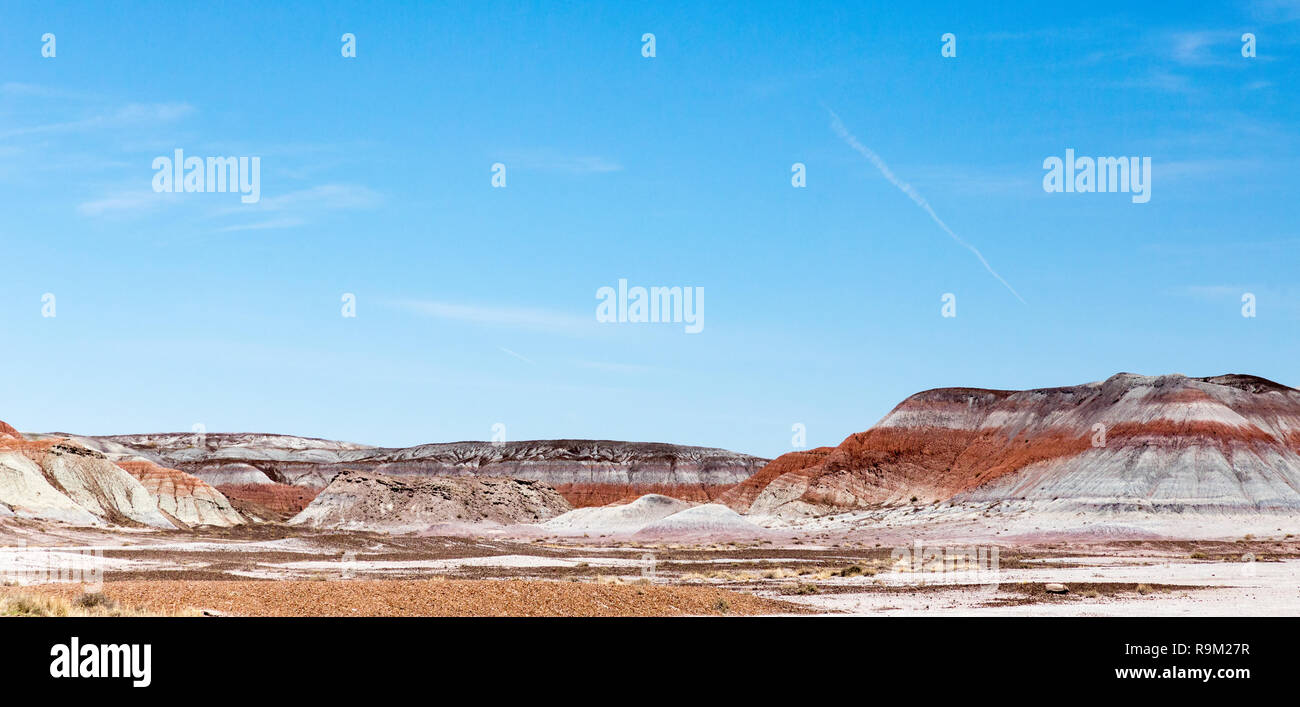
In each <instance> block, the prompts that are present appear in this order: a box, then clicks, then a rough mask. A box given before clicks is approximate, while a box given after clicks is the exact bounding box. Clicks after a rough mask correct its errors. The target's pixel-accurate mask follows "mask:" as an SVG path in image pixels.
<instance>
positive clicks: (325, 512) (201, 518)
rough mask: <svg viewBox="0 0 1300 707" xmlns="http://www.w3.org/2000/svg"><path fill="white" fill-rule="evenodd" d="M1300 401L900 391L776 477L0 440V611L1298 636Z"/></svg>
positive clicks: (1272, 396)
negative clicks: (860, 621)
mask: <svg viewBox="0 0 1300 707" xmlns="http://www.w3.org/2000/svg"><path fill="white" fill-rule="evenodd" d="M1297 533H1300V391H1297V390H1295V389H1292V388H1289V387H1286V386H1284V385H1281V384H1278V383H1274V382H1272V381H1268V380H1265V379H1262V378H1257V377H1253V376H1248V375H1223V376H1214V377H1206V378H1192V377H1187V376H1183V375H1177V374H1174V375H1162V376H1143V375H1136V374H1128V373H1121V374H1117V375H1115V376H1112V377H1111V378H1108V379H1107V380H1104V381H1098V382H1094V383H1088V384H1083V385H1073V386H1068V387H1061V388H1049V389H1038V390H1026V391H1002V390H983V389H974V388H942V389H934V390H928V391H924V392H921V393H917V394H916V395H913V396H911V397H909V398H907V399H906V400H904V401H903V402H902V403H900V404H899V405H898V406H897V407H896V408H894V410H893V411H891V412H890V413H889V414H888V415H886V416H885V417H884V418H883V419H882V420H880V421H879V422H878V423H877V424H876V425H874V426H873V427H871V428H870V429H868V430H866V431H864V432H861V433H858V434H854V435H851V436H850V437H849V438H847V439H845V440H844V441H843V442H842V443H841V444H840V445H839V446H837V447H834V448H830V447H822V448H816V449H807V450H796V451H793V452H790V453H788V454H785V455H782V456H780V457H778V458H776V459H773V460H767V459H762V458H758V457H754V456H749V455H745V454H740V453H735V452H730V451H726V450H722V449H711V448H701V447H686V446H678V445H672V444H659V443H634V442H617V441H599V440H549V441H525V442H509V443H491V442H456V443H445V444H426V445H421V446H418V447H411V448H404V449H394V448H378V447H369V446H366V445H362V444H353V443H347V442H337V441H329V440H320V439H308V438H301V437H289V436H283V435H273V434H207V435H194V434H136V435H119V436H111V437H92V436H80V435H76V434H69V433H31V432H29V433H20V432H18V431H17V430H16V429H15V428H13V427H11V426H9V425H7V424H0V580H2V582H3V586H2V587H0V613H7V614H11V615H13V614H54V615H70V614H71V615H80V614H97V613H109V614H114V615H157V614H161V615H187V616H727V615H812V614H833V615H866V616H877V615H881V616H884V615H925V616H932V615H941V616H950V615H1029V616H1126V615H1134V616H1163V615H1187V616H1191V615H1196V616H1207V615H1209V616H1220V615H1221V616H1228V615H1267V616H1278V615H1300V582H1298V581H1297V580H1298V579H1300V572H1298V569H1300V540H1298V539H1297V538H1296V535H1297Z"/></svg>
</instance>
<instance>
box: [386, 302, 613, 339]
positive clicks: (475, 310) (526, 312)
mask: <svg viewBox="0 0 1300 707" xmlns="http://www.w3.org/2000/svg"><path fill="white" fill-rule="evenodd" d="M391 304H392V305H393V306H395V307H397V308H399V309H403V310H406V311H408V312H412V313H414V314H418V315H420V316H425V317H431V318H434V319H446V320H451V321H459V322H468V323H471V324H479V325H484V326H495V327H506V328H512V329H534V330H540V331H551V332H564V333H579V332H584V331H593V330H595V326H594V322H595V318H594V316H593V317H592V318H586V317H579V316H575V315H572V314H568V313H565V312H556V311H552V310H547V309H534V308H528V307H498V306H490V305H473V304H459V303H453V302H439V301H434V300H410V299H406V300H396V301H393V302H391Z"/></svg>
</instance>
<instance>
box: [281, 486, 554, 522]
mask: <svg viewBox="0 0 1300 707" xmlns="http://www.w3.org/2000/svg"><path fill="white" fill-rule="evenodd" d="M570 508H571V506H570V505H569V504H568V502H566V501H565V500H564V497H563V496H561V495H560V494H558V493H556V491H555V489H553V488H551V487H550V486H548V485H546V484H544V483H541V482H539V481H528V480H522V479H498V478H487V477H473V478H465V477H433V478H419V477H416V478H399V477H395V476H387V475H384V474H376V473H373V472H363V471H345V472H343V473H341V474H339V475H338V476H336V477H334V480H333V481H331V482H330V484H329V485H328V486H326V487H325V489H324V490H323V491H321V492H320V494H319V495H318V496H316V499H315V500H314V501H312V502H311V505H309V506H307V508H305V509H303V511H302V512H301V513H299V514H298V515H297V516H295V517H294V518H293V519H292V520H290V521H289V523H290V524H291V525H306V526H310V527H313V528H337V529H342V530H387V531H392V532H402V531H414V530H424V529H426V528H428V527H430V526H433V525H440V524H448V523H450V524H457V525H459V524H466V525H468V524H478V523H495V524H500V525H515V524H520V523H540V522H542V521H545V520H549V519H550V518H553V517H555V516H557V515H560V514H561V513H564V512H565V511H568V510H569V509H570Z"/></svg>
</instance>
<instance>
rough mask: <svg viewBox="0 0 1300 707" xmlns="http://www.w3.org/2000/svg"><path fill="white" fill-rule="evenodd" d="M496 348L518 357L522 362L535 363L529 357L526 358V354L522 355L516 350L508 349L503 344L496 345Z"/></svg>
mask: <svg viewBox="0 0 1300 707" xmlns="http://www.w3.org/2000/svg"><path fill="white" fill-rule="evenodd" d="M497 348H498V349H501V351H502V352H503V353H506V354H509V355H511V356H514V357H515V358H517V359H519V360H520V361H523V362H524V363H535V362H534V361H533V360H532V359H531V358H528V357H527V356H525V355H523V354H521V353H517V352H514V351H511V350H510V349H508V348H506V347H504V346H498V347H497Z"/></svg>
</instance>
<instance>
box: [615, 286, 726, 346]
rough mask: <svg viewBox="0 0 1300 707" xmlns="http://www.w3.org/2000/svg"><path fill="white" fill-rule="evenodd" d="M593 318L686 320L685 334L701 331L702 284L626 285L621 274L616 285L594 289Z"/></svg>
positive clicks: (660, 320)
mask: <svg viewBox="0 0 1300 707" xmlns="http://www.w3.org/2000/svg"><path fill="white" fill-rule="evenodd" d="M596 299H598V300H600V304H598V305H596V321H598V322H600V323H602V324H612V323H615V322H617V323H620V324H622V323H633V324H636V323H646V322H656V323H670V322H671V323H683V322H684V323H685V324H686V327H685V328H686V333H687V334H698V333H700V332H701V331H704V288H703V287H650V288H645V287H628V286H627V279H626V278H620V279H619V281H618V289H617V290H615V289H614V288H613V287H601V288H599V289H597V290H596Z"/></svg>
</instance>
